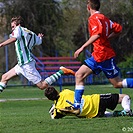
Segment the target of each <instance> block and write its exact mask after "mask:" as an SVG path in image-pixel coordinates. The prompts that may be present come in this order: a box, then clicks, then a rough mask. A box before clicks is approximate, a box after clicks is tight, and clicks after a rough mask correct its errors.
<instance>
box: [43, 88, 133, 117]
mask: <svg viewBox="0 0 133 133" xmlns="http://www.w3.org/2000/svg"><path fill="white" fill-rule="evenodd" d="M45 96H46V97H47V98H48V99H49V100H52V101H54V104H53V105H52V107H51V109H50V111H49V113H50V115H51V118H52V119H58V118H62V117H64V116H66V115H75V116H77V117H82V118H83V117H84V118H94V117H103V116H105V111H106V109H110V110H114V109H115V108H116V106H117V104H121V105H122V107H123V109H124V110H123V111H114V113H113V115H114V116H133V113H132V110H131V109H130V97H129V96H128V95H127V94H111V93H109V94H92V95H83V96H82V100H81V105H80V114H75V113H70V112H69V111H68V112H66V111H65V112H64V111H63V109H64V108H67V109H68V110H69V108H70V109H71V106H70V102H73V100H74V91H71V90H69V89H64V90H63V91H62V92H60V93H59V92H58V91H57V90H56V89H55V88H54V87H48V88H47V89H46V90H45ZM67 100H68V101H69V103H68V101H67ZM110 115H112V113H110Z"/></svg>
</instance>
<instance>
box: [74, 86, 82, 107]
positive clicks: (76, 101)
mask: <svg viewBox="0 0 133 133" xmlns="http://www.w3.org/2000/svg"><path fill="white" fill-rule="evenodd" d="M83 93H84V86H83V85H76V87H75V95H74V108H80V103H81V98H82V95H83Z"/></svg>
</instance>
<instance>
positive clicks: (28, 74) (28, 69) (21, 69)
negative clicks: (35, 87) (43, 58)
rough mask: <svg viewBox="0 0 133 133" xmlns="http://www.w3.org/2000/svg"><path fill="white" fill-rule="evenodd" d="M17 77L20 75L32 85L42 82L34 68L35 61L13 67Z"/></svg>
mask: <svg viewBox="0 0 133 133" xmlns="http://www.w3.org/2000/svg"><path fill="white" fill-rule="evenodd" d="M14 68H15V72H16V74H17V75H20V74H22V75H23V76H24V77H25V78H27V79H28V80H29V81H31V82H32V83H33V84H37V83H39V82H40V81H41V80H42V77H41V75H40V74H39V72H38V71H37V69H36V67H35V61H31V62H29V63H27V64H25V65H22V66H19V65H18V64H17V65H16V66H15V67H14Z"/></svg>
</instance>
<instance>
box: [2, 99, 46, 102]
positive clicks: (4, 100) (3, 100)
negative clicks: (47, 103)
mask: <svg viewBox="0 0 133 133" xmlns="http://www.w3.org/2000/svg"><path fill="white" fill-rule="evenodd" d="M46 99H47V98H16V99H0V102H7V101H34V100H46Z"/></svg>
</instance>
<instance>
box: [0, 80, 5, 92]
mask: <svg viewBox="0 0 133 133" xmlns="http://www.w3.org/2000/svg"><path fill="white" fill-rule="evenodd" d="M5 88H6V85H5V84H4V83H2V82H0V91H1V92H2V91H3V90H4V89H5Z"/></svg>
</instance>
